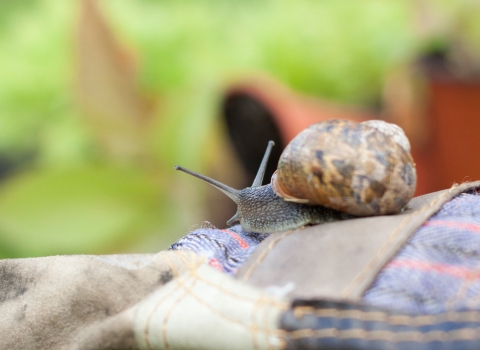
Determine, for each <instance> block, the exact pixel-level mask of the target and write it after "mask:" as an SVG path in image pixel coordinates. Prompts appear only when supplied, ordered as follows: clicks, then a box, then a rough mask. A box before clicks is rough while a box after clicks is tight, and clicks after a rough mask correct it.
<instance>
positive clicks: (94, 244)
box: [0, 0, 478, 257]
mask: <svg viewBox="0 0 480 350" xmlns="http://www.w3.org/2000/svg"><path fill="white" fill-rule="evenodd" d="M93 3H94V2H92V1H90V0H83V1H78V2H76V3H72V2H65V1H60V0H44V1H38V0H22V1H20V0H19V1H6V0H0V53H1V54H0V77H1V78H0V176H3V177H2V182H1V183H0V256H2V257H21V256H40V255H46V254H67V253H68V254H70V253H105V252H114V251H157V250H159V249H163V248H165V247H167V246H168V244H170V243H172V242H173V241H174V240H175V239H177V238H178V237H180V236H181V235H183V234H184V233H186V232H187V231H188V230H189V229H191V228H192V225H194V224H195V223H197V224H198V223H201V220H202V215H203V214H202V213H203V207H204V205H202V204H204V203H203V199H202V198H203V197H202V194H203V187H204V186H199V187H198V188H197V187H196V186H197V184H191V182H190V181H184V177H183V176H178V174H175V173H174V172H173V169H172V167H173V165H174V164H182V165H185V166H188V167H189V168H192V169H196V170H199V171H201V170H202V169H205V168H206V167H208V166H209V165H208V162H209V161H214V160H215V159H217V157H215V154H218V152H221V150H218V149H214V148H213V147H214V146H218V144H219V142H218V137H219V136H218V130H219V128H218V125H217V120H216V119H217V113H218V112H217V110H216V109H217V105H218V99H219V97H220V93H221V91H222V88H223V87H224V86H225V84H228V82H230V81H233V80H235V79H240V78H242V77H245V76H249V75H254V74H258V73H262V74H265V73H266V74H268V75H271V76H273V77H275V78H276V79H279V80H280V81H282V82H284V83H285V84H287V85H288V86H290V87H291V88H293V89H295V90H297V91H300V92H303V93H307V94H310V95H315V96H321V97H323V98H326V99H330V100H335V101H338V102H343V103H350V104H361V105H371V104H375V103H377V102H378V100H379V99H380V95H381V89H382V84H383V80H384V77H385V75H386V74H387V72H388V71H389V70H390V69H392V67H395V66H397V65H399V64H402V63H404V62H406V61H408V60H410V59H412V58H414V57H415V56H416V55H417V53H418V50H419V49H420V48H421V47H422V46H421V45H422V43H420V42H419V39H418V38H417V37H416V36H415V28H414V26H412V12H413V11H414V10H415V7H414V6H413V5H412V4H413V2H407V1H389V2H384V1H378V0H368V1H362V2H360V1H350V2H339V1H333V0H324V1H311V0H296V1H267V0H258V1H245V0H244V1H232V0H196V1H189V0H176V1H168V0H163V1H151V0H135V1H133V0H124V1H113V0H104V1H101V2H100V3H99V5H101V6H100V12H98V9H95V8H91V9H90V10H88V6H90V5H92V4H93ZM89 11H90V12H89ZM95 11H97V12H95ZM97 15H99V16H97ZM96 16H97V17H96ZM477 42H478V41H477ZM122 155H124V156H122ZM198 185H200V184H198ZM199 208H200V209H199Z"/></svg>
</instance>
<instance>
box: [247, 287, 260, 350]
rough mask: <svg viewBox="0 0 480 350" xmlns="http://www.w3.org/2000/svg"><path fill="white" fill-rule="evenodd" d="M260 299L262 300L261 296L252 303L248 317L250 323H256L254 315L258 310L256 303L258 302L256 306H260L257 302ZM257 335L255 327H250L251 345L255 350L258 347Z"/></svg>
mask: <svg viewBox="0 0 480 350" xmlns="http://www.w3.org/2000/svg"><path fill="white" fill-rule="evenodd" d="M261 300H262V296H260V297H259V298H257V300H256V301H255V302H254V303H253V307H252V315H251V319H250V322H251V324H257V322H256V319H255V316H258V315H257V314H258V310H259V309H260V308H259V307H257V304H258V306H260V305H259V304H260V303H261ZM257 336H258V333H257V328H253V329H252V345H253V349H254V350H257V349H258V348H259V346H258V342H257Z"/></svg>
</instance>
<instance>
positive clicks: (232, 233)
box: [220, 230, 249, 249]
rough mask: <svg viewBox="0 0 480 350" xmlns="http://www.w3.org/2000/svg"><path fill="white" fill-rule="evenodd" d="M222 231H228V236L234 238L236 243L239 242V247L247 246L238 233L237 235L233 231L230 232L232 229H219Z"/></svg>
mask: <svg viewBox="0 0 480 350" xmlns="http://www.w3.org/2000/svg"><path fill="white" fill-rule="evenodd" d="M220 231H222V232H225V233H228V234H229V235H230V236H232V237H233V238H235V240H236V241H237V242H238V244H240V247H242V249H245V248H248V247H249V245H248V243H247V242H245V241H244V240H243V239H242V238H241V237H240V236H239V235H237V234H236V233H235V232H232V231H229V230H220Z"/></svg>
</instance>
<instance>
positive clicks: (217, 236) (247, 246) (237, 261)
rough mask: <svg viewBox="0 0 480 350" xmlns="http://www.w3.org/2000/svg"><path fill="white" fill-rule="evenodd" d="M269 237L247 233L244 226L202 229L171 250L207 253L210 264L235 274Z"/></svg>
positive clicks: (190, 234)
mask: <svg viewBox="0 0 480 350" xmlns="http://www.w3.org/2000/svg"><path fill="white" fill-rule="evenodd" d="M267 236H268V234H262V233H252V232H244V231H242V228H241V227H240V225H235V226H232V227H230V228H228V229H225V230H219V229H216V228H212V227H208V228H201V229H198V230H195V231H193V232H191V233H189V234H188V235H186V236H185V237H183V238H181V239H180V240H179V241H178V242H177V243H175V244H173V245H172V246H171V247H170V250H189V251H193V252H196V253H198V254H201V255H203V256H205V257H206V258H207V261H208V264H209V265H210V266H213V267H214V268H216V269H218V270H220V271H222V272H226V273H228V274H230V275H233V274H235V272H237V270H238V268H239V267H240V266H242V264H243V263H244V262H245V261H246V260H247V259H248V257H249V256H250V254H252V252H253V251H254V250H255V248H256V247H257V245H258V244H259V243H260V242H261V241H263V240H264V239H265V238H266V237H267Z"/></svg>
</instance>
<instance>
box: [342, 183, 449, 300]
mask: <svg viewBox="0 0 480 350" xmlns="http://www.w3.org/2000/svg"><path fill="white" fill-rule="evenodd" d="M456 187H457V185H456V184H454V185H453V186H452V187H451V188H450V190H449V191H448V192H445V193H443V194H442V195H441V196H439V197H437V198H436V199H435V200H433V201H432V202H430V203H429V204H428V205H425V206H424V207H423V208H422V209H420V210H417V211H415V212H413V213H412V214H410V215H409V216H407V217H406V218H405V219H403V220H402V221H401V222H400V224H399V225H398V226H397V228H396V229H395V230H394V231H393V232H392V234H390V237H388V240H387V242H385V243H384V244H383V245H382V247H381V248H380V249H379V250H378V251H377V253H376V254H375V256H374V257H373V258H372V259H371V260H370V261H369V262H368V264H367V265H365V267H364V268H363V269H362V271H360V273H359V274H358V275H357V276H356V277H355V278H354V279H353V281H352V282H351V283H350V285H349V286H348V287H347V288H345V289H344V290H343V292H342V294H341V296H342V297H344V298H347V297H350V295H351V293H352V290H353V289H354V288H356V287H358V284H359V283H360V282H361V281H363V280H364V279H365V275H367V274H368V273H370V270H371V269H372V265H375V264H377V262H378V261H379V260H381V259H383V258H384V256H385V254H386V251H387V249H388V248H390V247H391V242H392V241H393V240H394V239H395V238H396V237H397V236H398V234H399V233H400V232H401V230H402V229H403V228H404V226H406V225H407V223H409V222H411V221H412V220H413V219H414V218H416V217H417V216H418V215H419V214H421V213H423V212H424V211H426V210H427V209H428V208H431V207H432V206H434V205H435V204H436V203H437V202H438V201H439V200H440V199H442V198H443V197H445V196H447V195H448V194H450V193H451V191H452V190H453V189H454V188H456Z"/></svg>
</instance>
